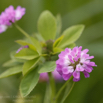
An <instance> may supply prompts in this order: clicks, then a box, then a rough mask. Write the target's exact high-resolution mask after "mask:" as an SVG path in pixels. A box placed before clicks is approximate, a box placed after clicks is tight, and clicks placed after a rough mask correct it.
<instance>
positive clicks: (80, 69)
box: [76, 67, 84, 72]
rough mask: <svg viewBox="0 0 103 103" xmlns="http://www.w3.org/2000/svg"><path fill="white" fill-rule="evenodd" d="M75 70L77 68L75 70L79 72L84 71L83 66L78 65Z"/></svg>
mask: <svg viewBox="0 0 103 103" xmlns="http://www.w3.org/2000/svg"><path fill="white" fill-rule="evenodd" d="M76 70H77V71H81V72H82V71H84V68H83V67H80V68H79V67H77V68H76Z"/></svg>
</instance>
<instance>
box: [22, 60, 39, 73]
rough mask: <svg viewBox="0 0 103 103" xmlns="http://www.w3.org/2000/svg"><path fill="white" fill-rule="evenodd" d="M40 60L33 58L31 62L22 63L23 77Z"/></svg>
mask: <svg viewBox="0 0 103 103" xmlns="http://www.w3.org/2000/svg"><path fill="white" fill-rule="evenodd" d="M39 60H40V58H35V59H33V60H29V61H27V62H25V63H24V65H23V75H25V74H26V73H27V72H29V71H30V70H31V69H32V68H33V67H35V66H36V64H37V63H38V62H39Z"/></svg>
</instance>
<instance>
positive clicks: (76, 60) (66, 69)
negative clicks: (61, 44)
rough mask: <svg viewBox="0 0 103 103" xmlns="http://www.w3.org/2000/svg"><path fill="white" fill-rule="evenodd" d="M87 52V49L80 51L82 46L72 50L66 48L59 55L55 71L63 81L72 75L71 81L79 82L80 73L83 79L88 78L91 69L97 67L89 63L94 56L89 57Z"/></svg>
mask: <svg viewBox="0 0 103 103" xmlns="http://www.w3.org/2000/svg"><path fill="white" fill-rule="evenodd" d="M88 51H89V50H88V49H84V50H83V51H82V46H80V47H74V48H73V49H72V50H71V49H69V48H66V49H65V51H62V52H61V53H60V54H59V59H58V60H57V61H56V64H57V66H56V70H57V71H58V72H59V74H60V75H61V76H62V77H63V79H64V80H68V79H69V78H70V77H71V76H72V75H73V77H74V78H73V81H75V82H77V81H79V80H80V72H83V73H84V76H85V78H88V77H89V73H90V72H92V70H93V68H92V67H93V66H97V65H96V64H95V63H94V62H91V61H90V59H93V58H94V56H89V54H87V52H88Z"/></svg>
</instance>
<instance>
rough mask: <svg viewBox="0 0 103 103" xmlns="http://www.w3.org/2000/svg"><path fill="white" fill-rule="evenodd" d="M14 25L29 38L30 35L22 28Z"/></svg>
mask: <svg viewBox="0 0 103 103" xmlns="http://www.w3.org/2000/svg"><path fill="white" fill-rule="evenodd" d="M14 25H15V27H16V28H17V29H18V30H19V31H20V32H22V34H24V35H25V36H26V37H27V38H28V37H29V35H28V34H27V33H26V32H25V31H24V30H23V29H22V28H21V27H19V26H18V25H17V24H16V23H15V24H14Z"/></svg>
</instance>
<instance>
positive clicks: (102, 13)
mask: <svg viewBox="0 0 103 103" xmlns="http://www.w3.org/2000/svg"><path fill="white" fill-rule="evenodd" d="M9 5H13V6H14V7H15V8H16V7H17V6H18V5H21V6H22V7H25V8H26V15H25V16H24V17H23V18H22V19H21V20H20V21H18V25H19V26H20V27H22V28H23V29H24V30H25V31H26V32H28V33H29V34H33V33H34V32H37V20H38V17H39V15H40V13H41V12H42V11H44V10H50V11H51V12H52V13H53V14H54V15H55V16H56V15H57V14H58V13H59V14H61V17H62V24H63V26H62V31H63V30H65V29H66V28H67V27H69V26H72V25H76V24H84V25H85V30H84V32H83V34H82V36H81V37H80V38H79V39H78V41H77V42H76V44H77V45H78V46H80V45H82V46H83V48H88V49H89V50H90V51H89V53H90V54H91V55H94V56H95V58H94V59H93V61H94V62H96V64H97V65H98V67H96V68H94V70H93V72H92V73H91V74H90V78H88V79H85V78H84V76H83V75H81V81H80V82H77V83H76V84H75V87H74V88H73V91H72V92H71V95H70V96H69V97H68V98H67V100H66V101H65V103H103V63H102V62H103V0H0V13H1V12H2V11H4V9H5V8H7V7H8V6H9ZM22 38H23V35H22V34H21V33H20V32H19V31H18V30H17V29H16V28H15V27H11V28H9V29H8V30H7V31H6V32H4V33H2V34H0V73H1V72H3V71H4V70H6V69H7V68H3V67H2V64H3V63H4V62H6V61H7V60H9V59H10V52H11V51H12V50H15V49H18V48H19V45H17V44H16V43H15V42H14V41H15V40H17V39H22ZM20 79H21V77H20V75H17V76H12V77H9V78H5V79H0V103H25V102H23V101H22V102H17V101H14V100H15V96H16V95H18V93H19V92H18V90H19V84H20ZM57 85H58V88H59V87H60V86H61V85H62V84H61V83H58V84H57ZM39 91H40V92H39ZM44 92H45V83H43V84H38V86H37V87H36V88H35V90H34V91H33V92H32V93H31V95H32V94H34V95H35V96H36V97H35V98H34V100H33V101H31V103H42V102H41V101H42V100H43V95H41V94H44ZM40 93H41V94H40Z"/></svg>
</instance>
